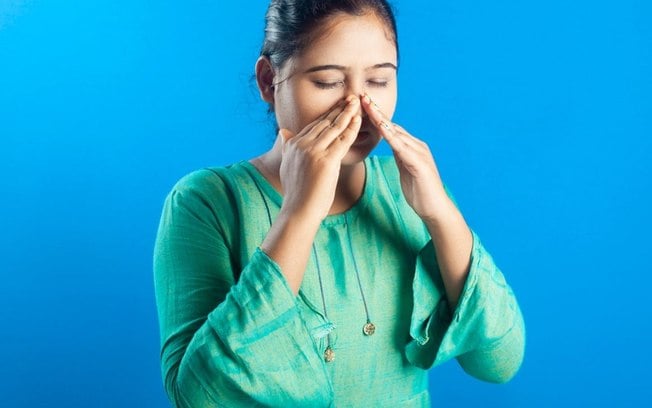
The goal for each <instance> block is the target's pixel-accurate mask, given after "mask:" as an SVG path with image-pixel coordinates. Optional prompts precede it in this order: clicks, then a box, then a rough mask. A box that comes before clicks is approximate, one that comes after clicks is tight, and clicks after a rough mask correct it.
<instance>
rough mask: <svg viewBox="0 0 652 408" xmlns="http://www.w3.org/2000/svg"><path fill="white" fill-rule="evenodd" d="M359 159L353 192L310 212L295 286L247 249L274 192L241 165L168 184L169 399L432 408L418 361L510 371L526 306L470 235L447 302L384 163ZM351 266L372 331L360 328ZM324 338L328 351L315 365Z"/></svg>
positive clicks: (157, 261) (161, 238) (491, 376)
mask: <svg viewBox="0 0 652 408" xmlns="http://www.w3.org/2000/svg"><path fill="white" fill-rule="evenodd" d="M365 166H366V171H367V173H366V174H367V176H366V181H365V188H364V192H363V195H362V197H361V198H360V200H359V201H358V202H357V203H356V204H355V205H354V206H353V207H352V208H351V209H349V210H348V211H346V212H345V213H342V214H337V215H329V216H328V217H327V218H326V219H325V220H324V221H323V222H322V225H321V227H320V229H319V231H318V233H317V236H316V238H315V243H314V249H315V252H314V253H313V254H312V255H311V259H310V261H309V263H308V267H307V269H306V272H305V276H304V280H303V282H302V285H301V288H300V291H299V294H298V296H294V294H293V293H292V291H291V290H290V288H289V286H288V284H287V282H286V281H285V278H284V277H283V274H282V273H281V270H280V269H279V266H278V265H277V264H276V263H275V262H274V261H273V260H272V259H270V258H269V257H268V256H267V255H266V254H265V253H264V252H263V251H261V250H260V249H259V245H260V244H261V243H262V241H263V239H264V238H265V235H266V233H267V231H268V230H269V228H270V222H271V221H273V220H274V218H275V217H276V215H277V214H278V212H279V210H280V207H281V203H282V197H281V196H280V195H279V193H278V192H276V191H275V190H274V189H273V188H272V186H271V185H270V184H269V183H268V182H267V181H266V180H265V179H264V178H263V177H262V175H261V174H260V173H259V172H258V171H257V170H256V169H255V167H254V166H253V165H251V164H250V163H249V162H240V163H237V164H234V165H232V166H229V167H223V168H209V169H203V170H198V171H195V172H193V173H191V174H189V175H187V176H185V177H184V178H182V179H181V180H180V181H179V182H178V183H177V184H176V185H175V187H174V188H173V189H172V191H171V192H170V194H169V195H168V197H167V199H166V201H165V205H164V209H163V214H162V216H161V222H160V226H159V230H158V235H157V239H156V245H155V250H154V278H155V290H156V301H157V306H158V313H159V321H160V330H161V332H160V334H161V364H162V373H163V378H164V384H165V388H166V391H167V393H168V395H169V397H170V400H171V401H172V402H173V404H174V405H175V406H177V407H222V406H228V407H252V406H302V407H333V406H334V407H358V406H387V407H403V406H404V407H429V406H430V396H429V393H428V376H427V369H429V368H430V367H433V366H435V365H439V364H441V363H443V362H445V361H448V360H450V359H453V358H456V359H457V361H458V363H459V364H460V365H461V366H462V368H463V369H464V370H465V371H466V372H468V373H469V374H470V375H472V376H474V377H476V378H478V379H481V380H484V381H490V382H505V381H508V380H509V379H511V378H512V377H513V376H514V375H515V373H516V372H517V371H518V369H519V367H520V365H521V362H522V359H523V355H524V348H525V327H524V323H523V317H522V314H521V311H520V309H519V307H518V304H517V301H516V298H515V296H514V294H513V292H512V290H511V288H510V287H509V286H508V285H507V283H506V281H505V278H504V276H503V274H502V273H501V271H500V270H499V269H498V268H497V266H496V265H495V263H494V261H493V259H492V257H491V256H490V255H489V253H488V252H487V251H486V249H485V248H484V247H483V245H482V243H481V242H480V240H479V238H478V236H477V235H476V234H475V233H474V232H472V233H473V248H472V253H471V268H470V271H469V275H468V278H467V281H466V284H465V286H464V289H463V291H462V294H461V296H460V299H459V302H458V306H457V308H456V310H454V311H453V312H452V313H451V311H450V310H449V308H448V303H447V300H446V294H445V290H444V286H443V282H442V279H441V275H440V273H439V269H438V266H437V260H436V256H435V251H434V247H433V245H432V242H431V240H430V236H429V234H428V231H427V229H426V228H425V225H424V224H423V222H422V221H421V220H420V219H419V217H418V216H417V215H416V214H415V213H414V211H413V210H412V209H411V208H410V207H409V205H408V204H407V203H406V201H405V199H404V198H403V195H402V193H401V187H400V182H399V174H398V170H397V168H396V165H395V163H394V160H393V158H391V157H386V158H379V157H370V158H368V159H366V160H365ZM449 195H450V193H449ZM317 262H318V263H319V267H320V271H321V275H322V283H323V288H324V295H325V296H324V297H325V302H326V307H327V312H328V313H327V314H328V319H327V318H326V316H325V313H324V310H323V304H322V297H321V294H320V286H319V279H318V275H317V268H316V263H317ZM356 268H357V270H358V273H359V276H360V285H361V286H362V288H363V292H364V296H365V300H366V302H367V306H368V312H369V315H370V318H371V321H372V322H373V323H374V324H375V325H376V333H375V334H374V335H372V336H365V335H364V334H363V332H362V327H363V325H364V324H365V323H366V315H365V309H364V304H363V301H362V296H361V293H360V289H359V285H358V281H357V278H356V273H355V271H356ZM329 333H330V339H331V346H332V348H333V349H334V351H335V361H333V362H330V363H326V362H325V361H324V359H323V353H324V350H325V349H326V345H327V340H326V339H327V334H329Z"/></svg>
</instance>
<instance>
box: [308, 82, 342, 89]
mask: <svg viewBox="0 0 652 408" xmlns="http://www.w3.org/2000/svg"><path fill="white" fill-rule="evenodd" d="M313 82H314V84H315V86H316V87H317V88H319V89H335V88H338V87H340V86H344V81H335V82H322V81H313Z"/></svg>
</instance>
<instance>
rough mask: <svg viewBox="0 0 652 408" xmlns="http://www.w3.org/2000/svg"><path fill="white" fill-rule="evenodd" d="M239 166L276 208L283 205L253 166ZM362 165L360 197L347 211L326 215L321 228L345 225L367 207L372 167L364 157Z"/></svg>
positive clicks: (279, 195) (242, 164)
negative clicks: (363, 175) (363, 174)
mask: <svg viewBox="0 0 652 408" xmlns="http://www.w3.org/2000/svg"><path fill="white" fill-rule="evenodd" d="M239 164H240V165H241V166H243V167H244V168H245V170H247V173H249V175H250V176H251V177H252V178H254V179H255V180H254V181H255V182H258V184H259V185H260V187H261V189H262V190H263V193H264V194H265V195H266V196H267V197H268V198H270V199H271V201H272V202H273V203H274V204H275V205H276V206H277V207H278V208H281V204H282V203H283V196H282V195H281V193H279V192H278V191H277V190H276V189H275V188H274V187H273V186H272V184H271V183H270V182H269V181H268V180H267V179H266V178H265V176H263V175H262V173H261V172H260V171H259V170H258V169H257V168H256V166H254V165H253V164H252V163H251V162H250V161H248V160H243V161H241V162H240V163H239ZM363 164H364V167H365V180H364V186H363V189H362V195H361V196H360V198H359V199H358V201H356V202H355V203H354V204H353V205H352V206H351V208H349V209H348V210H346V211H344V212H341V213H338V214H329V215H327V216H326V218H324V219H323V220H322V222H321V223H322V225H323V226H325V227H329V226H335V225H341V224H346V223H347V221H350V220H351V219H353V218H355V217H357V216H358V214H359V213H360V212H361V211H362V210H363V209H364V208H365V207H366V206H367V204H368V202H369V200H370V199H371V197H372V195H373V188H374V183H373V182H372V180H371V177H373V175H372V173H373V171H372V167H373V166H372V165H371V159H370V157H366V158H365V159H364V161H363Z"/></svg>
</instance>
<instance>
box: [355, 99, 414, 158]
mask: <svg viewBox="0 0 652 408" xmlns="http://www.w3.org/2000/svg"><path fill="white" fill-rule="evenodd" d="M362 106H363V108H364V110H365V112H367V116H368V117H369V119H370V120H371V123H373V124H374V126H376V128H377V129H378V131H379V132H380V134H381V136H383V138H384V139H385V140H387V142H388V143H389V145H390V147H391V148H392V150H394V151H399V152H401V151H403V150H405V149H406V148H412V149H419V148H421V146H420V144H421V143H422V142H421V141H420V140H418V139H417V138H415V137H413V136H412V135H410V134H409V133H408V132H406V131H405V129H403V128H402V127H400V126H398V125H396V124H394V123H392V122H391V121H390V120H389V118H387V116H385V114H384V113H383V112H382V110H381V109H380V106H378V105H377V104H376V103H375V102H374V101H373V100H372V99H371V97H370V96H369V94H365V95H363V97H362Z"/></svg>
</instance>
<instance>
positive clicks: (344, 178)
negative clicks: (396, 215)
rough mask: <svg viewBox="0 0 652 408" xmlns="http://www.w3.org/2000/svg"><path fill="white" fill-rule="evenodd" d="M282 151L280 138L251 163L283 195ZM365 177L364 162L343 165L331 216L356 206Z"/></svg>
mask: <svg viewBox="0 0 652 408" xmlns="http://www.w3.org/2000/svg"><path fill="white" fill-rule="evenodd" d="M281 149H282V146H281V141H280V138H277V139H276V142H275V143H274V146H273V147H272V149H271V150H269V151H268V152H266V153H264V154H262V155H261V156H258V157H256V158H255V159H252V160H251V163H252V164H253V165H254V166H255V167H256V168H257V169H258V171H260V172H261V174H262V175H263V176H264V177H265V178H266V179H267V181H268V182H269V183H270V184H271V185H272V187H274V189H275V190H276V191H278V192H279V193H280V194H281V195H283V186H282V184H281V179H280V176H279V169H280V167H281V158H282V153H281ZM365 177H366V174H365V166H364V163H363V162H358V163H354V164H348V165H344V164H343V165H342V167H341V169H340V177H339V179H338V182H337V188H336V190H335V199H334V200H333V204H332V205H331V209H330V211H329V212H328V214H329V215H330V214H340V213H343V212H345V211H346V210H348V209H350V208H351V207H353V205H355V203H356V202H357V201H358V200H359V199H360V197H361V196H362V193H363V191H364V184H365Z"/></svg>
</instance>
